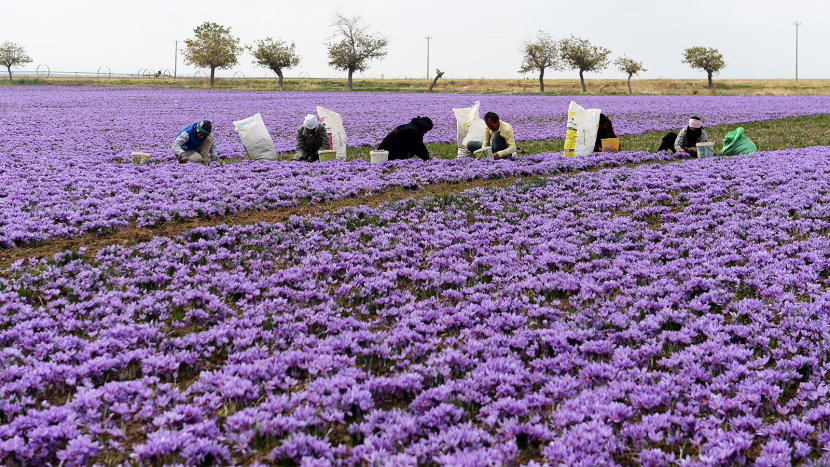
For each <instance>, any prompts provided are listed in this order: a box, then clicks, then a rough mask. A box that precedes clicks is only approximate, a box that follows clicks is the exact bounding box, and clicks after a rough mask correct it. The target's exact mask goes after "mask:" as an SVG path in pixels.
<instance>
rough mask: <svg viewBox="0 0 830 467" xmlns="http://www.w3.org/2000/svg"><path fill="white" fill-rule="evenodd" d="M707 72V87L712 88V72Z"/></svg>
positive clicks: (713, 86)
mask: <svg viewBox="0 0 830 467" xmlns="http://www.w3.org/2000/svg"><path fill="white" fill-rule="evenodd" d="M707 74H708V75H709V89H714V88H715V85H714V84H712V72H711V71H709V72H707Z"/></svg>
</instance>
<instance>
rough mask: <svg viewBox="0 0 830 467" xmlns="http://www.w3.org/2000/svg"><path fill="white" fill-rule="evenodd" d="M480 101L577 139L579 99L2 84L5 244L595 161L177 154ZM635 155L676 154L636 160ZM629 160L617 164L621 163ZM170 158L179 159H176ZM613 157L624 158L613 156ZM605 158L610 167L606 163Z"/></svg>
mask: <svg viewBox="0 0 830 467" xmlns="http://www.w3.org/2000/svg"><path fill="white" fill-rule="evenodd" d="M476 99H481V100H482V105H483V107H482V108H483V109H491V108H492V109H496V110H498V112H499V113H500V114H501V115H502V116H503V118H504V119H505V120H506V121H510V122H513V123H514V124H515V125H516V129H517V137H518V138H519V139H522V138H550V137H561V136H563V135H564V128H565V126H564V118H565V114H566V112H567V106H568V102H569V100H570V99H571V97H568V96H471V95H447V94H439V95H428V96H425V95H413V94H351V93H350V94H345V93H263V92H240V91H209V92H207V91H194V90H182V89H118V88H88V87H81V88H60V87H14V88H12V87H2V88H0V114H2V115H3V118H2V119H0V200H2V202H3V208H2V210H0V248H12V247H15V246H20V245H25V244H32V243H35V242H41V241H44V240H48V239H51V238H67V237H74V236H77V235H80V234H83V233H86V232H106V231H109V230H112V229H120V228H124V227H125V226H127V225H128V224H129V223H130V222H135V223H136V225H138V226H148V225H155V224H158V223H161V222H166V221H169V220H175V219H182V218H193V217H215V216H220V215H226V214H232V213H236V212H239V211H242V210H250V209H272V208H275V207H285V206H296V205H298V204H302V203H318V202H321V201H329V200H333V199H338V198H342V197H348V196H354V195H359V194H365V193H367V192H368V193H372V192H377V191H380V190H384V189H387V188H390V187H410V188H416V187H419V186H423V185H425V184H430V183H440V182H456V181H463V180H471V179H474V178H496V177H504V176H516V175H527V174H540V175H542V174H555V173H559V172H561V171H567V170H571V169H573V168H574V167H577V166H578V167H587V166H590V165H591V164H595V163H598V162H597V161H600V162H601V161H602V160H605V159H603V158H600V159H597V160H593V159H589V160H588V161H589V162H586V161H585V160H580V161H570V162H569V161H562V160H561V157H556V156H548V158H550V157H553V160H548V158H545V157H536V158H532V159H528V160H522V161H518V162H515V163H501V164H497V165H496V164H487V163H486V162H472V161H453V162H447V161H434V162H432V163H430V164H420V163H419V162H416V163H411V164H406V163H403V164H398V165H395V164H387V165H384V166H382V167H379V166H370V165H368V164H364V163H360V162H355V163H350V164H338V163H335V164H328V165H324V164H319V165H313V166H305V165H297V164H288V163H270V164H269V163H254V162H246V163H242V164H234V165H225V166H218V165H214V166H212V167H209V168H207V167H203V166H198V167H194V166H193V165H192V164H191V165H189V166H185V167H179V166H178V165H177V164H175V163H173V162H172V156H170V154H168V153H169V151H170V150H169V145H170V141H171V139H172V137H173V135H174V134H175V133H176V131H177V130H178V129H179V128H181V127H183V126H184V125H186V124H188V123H190V122H192V121H194V120H198V119H201V118H205V117H209V118H211V119H213V121H214V128H215V133H216V134H217V137H216V138H217V141H218V145H219V146H220V147H221V148H222V151H221V154H222V155H224V156H226V157H235V156H241V155H242V154H244V150H243V148H242V146H241V144H240V143H239V139H238V137H237V136H236V135H235V134H234V133H233V125H232V121H233V120H235V119H239V118H242V117H245V116H248V115H251V114H253V113H256V112H261V113H262V114H263V116H264V118H265V120H266V122H267V123H268V124H269V125H271V126H270V129H271V132H272V134H273V135H274V138H275V141H276V142H277V146H278V148H279V149H280V150H292V149H293V148H294V146H293V137H292V134H293V131H294V130H295V127H297V126H298V125H299V123H298V122H299V121H300V120H301V119H302V117H303V116H304V114H305V113H307V112H314V109H315V105H316V104H318V103H319V104H322V105H324V106H327V107H329V108H332V109H334V110H337V111H340V112H342V113H343V115H344V119H345V121H346V128H347V131H348V132H349V134H350V135H351V136H350V144H351V145H354V146H360V145H366V144H376V143H377V142H378V140H379V139H380V138H381V137H382V136H383V135H384V134H385V132H386V131H388V129H389V128H390V127H392V126H394V125H396V124H397V123H401V122H404V121H406V120H407V119H408V118H409V117H410V116H412V115H414V114H421V115H430V116H432V117H433V119H434V120H435V122H436V128H435V129H434V130H433V131H432V132H430V133H429V134H428V136H429V138H431V139H432V140H433V141H452V140H454V139H455V120H454V116H453V114H452V111H451V109H452V107H453V106H466V105H469V104H470V103H471V102H472V101H473V100H476ZM579 100H580V102H582V103H583V104H584V105H586V106H599V107H602V108H604V109H606V110H607V111H608V112H609V114H610V115H611V116H612V117H613V118H615V119H616V122H617V123H616V124H615V125H616V128H617V132H618V133H620V134H626V133H641V132H644V131H647V130H652V129H671V128H674V129H677V128H678V127H679V126H681V125H682V124H683V122H684V121H685V119H686V117H687V116H688V114H690V113H699V114H701V115H702V116H703V118H704V120H705V121H706V123H707V125H713V124H718V123H729V122H743V121H751V120H766V119H772V118H781V117H791V116H797V115H809V114H814V113H818V112H823V111H826V109H827V108H828V107H830V97H827V96H797V97H780V98H779V97H699V96H694V97H691V96H688V97H684V96H675V97H672V96H646V97H638V98H636V99H632V98H627V97H614V96H592V97H586V98H584V99H582V98H580V99H579ZM132 150H147V151H151V152H153V154H154V161H155V162H160V163H158V164H152V165H151V166H149V167H133V166H131V165H128V164H123V163H120V162H123V161H126V160H127V159H128V156H129V153H130V152H131V151H132ZM627 157H628V158H629V161H631V162H638V161H639V162H645V161H653V160H661V159H665V158H666V157H665V155H649V154H644V153H642V154H632V155H629V156H627ZM614 160H616V159H614ZM165 162H167V163H165ZM612 162H613V160H612ZM600 165H602V163H600Z"/></svg>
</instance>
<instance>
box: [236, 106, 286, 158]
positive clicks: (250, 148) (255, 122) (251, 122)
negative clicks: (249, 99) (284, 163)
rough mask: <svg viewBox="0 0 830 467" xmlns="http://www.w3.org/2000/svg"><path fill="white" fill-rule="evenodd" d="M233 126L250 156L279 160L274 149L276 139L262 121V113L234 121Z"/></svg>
mask: <svg viewBox="0 0 830 467" xmlns="http://www.w3.org/2000/svg"><path fill="white" fill-rule="evenodd" d="M233 128H234V129H235V130H236V132H237V133H238V134H239V138H240V139H241V140H242V145H243V146H245V152H246V153H248V157H250V158H251V159H253V160H255V161H258V160H269V161H275V160H277V150H276V149H274V140H273V139H271V135H270V134H269V133H268V128H266V127H265V122H263V121H262V115H260V114H256V115H254V116H253V117H248V118H246V119H244V120H239V121H236V122H233Z"/></svg>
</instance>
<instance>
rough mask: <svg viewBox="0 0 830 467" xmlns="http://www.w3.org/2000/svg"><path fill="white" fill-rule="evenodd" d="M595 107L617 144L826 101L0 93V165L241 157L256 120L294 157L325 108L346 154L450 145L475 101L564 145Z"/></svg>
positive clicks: (90, 90) (824, 105)
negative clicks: (407, 140) (181, 138)
mask: <svg viewBox="0 0 830 467" xmlns="http://www.w3.org/2000/svg"><path fill="white" fill-rule="evenodd" d="M572 99H574V100H576V101H577V102H579V103H580V104H581V105H582V106H584V107H599V108H601V109H603V111H604V112H606V113H607V114H608V115H609V116H610V117H611V118H612V119H613V120H614V127H615V129H616V131H617V134H620V135H624V134H640V133H644V132H646V131H649V130H669V129H674V130H677V129H679V128H681V127H682V126H683V125H684V124H685V122H686V121H687V120H688V117H689V116H690V115H692V114H698V115H700V116H701V117H702V118H703V121H704V124H705V125H707V126H713V125H720V124H727V123H742V122H752V121H762V120H771V119H777V118H784V117H795V116H803V115H813V114H816V113H825V112H827V109H828V108H830V96H787V97H776V96H749V97H734V96H732V97H730V96H638V97H636V98H631V97H628V96H584V97H582V96H578V97H574V96H534V95H526V96H525V95H502V96H499V95H459V94H434V95H432V94H430V95H424V94H393V93H319V92H313V93H303V92H290V93H274V92H245V91H218V90H212V91H198V90H186V89H142V88H94V87H77V88H70V87H48V86H42V87H37V86H35V87H25V86H15V87H2V88H0V115H3V118H2V119H0V157H3V160H2V162H4V165H5V156H8V155H12V156H17V157H28V156H31V155H39V156H42V157H47V158H49V159H54V160H65V159H69V160H73V161H75V162H77V163H78V164H95V163H102V162H109V161H113V160H115V161H127V160H128V159H129V154H130V152H131V151H145V152H150V153H152V154H153V156H154V158H153V160H154V161H156V162H168V163H169V162H171V161H172V156H171V153H170V143H171V142H172V140H173V138H174V137H175V134H176V132H177V131H178V130H179V129H180V128H182V127H184V126H185V125H189V124H190V123H193V122H194V121H198V120H204V119H208V120H211V121H212V122H213V127H214V133H215V135H216V139H217V145H218V147H219V150H220V156H222V157H243V156H244V155H245V151H244V148H243V147H242V144H241V143H240V141H239V138H238V137H237V135H236V133H235V132H234V129H233V121H234V120H240V119H242V118H245V117H249V116H251V115H254V114H256V113H261V114H262V117H263V119H264V120H265V123H266V125H267V126H268V128H269V130H270V132H271V134H272V136H273V138H274V142H275V144H276V147H277V150H278V151H293V150H294V145H295V139H294V132H295V131H296V130H297V128H298V127H299V126H300V124H301V123H302V120H303V117H304V116H305V115H306V114H307V113H316V106H317V105H322V106H323V107H327V108H329V109H332V110H334V111H336V112H340V113H342V114H343V119H344V122H345V127H346V131H347V133H348V138H349V145H350V146H354V147H357V146H372V145H377V144H378V143H379V142H380V140H381V139H383V137H384V136H385V135H386V133H387V132H388V131H389V130H391V129H392V128H394V127H395V126H397V125H399V124H402V123H407V122H408V121H409V119H410V118H412V117H414V116H416V115H425V116H429V117H430V118H432V120H433V121H434V123H435V128H434V129H433V130H432V131H431V132H430V133H428V134H427V138H426V140H427V141H428V142H445V143H446V142H452V141H455V140H456V129H455V128H456V122H455V117H454V116H453V113H452V108H453V107H468V106H470V105H472V104H473V103H474V102H475V101H476V100H480V101H481V109H482V115H483V114H484V112H486V111H489V110H493V111H496V112H497V113H498V114H499V115H500V116H501V118H502V119H504V120H505V121H507V122H510V123H511V124H512V125H513V126H514V128H515V131H516V139H517V140H528V139H549V138H563V137H564V136H565V120H566V117H567V111H568V103H569V102H570V101H571V100H572Z"/></svg>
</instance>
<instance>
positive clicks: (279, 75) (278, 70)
mask: <svg viewBox="0 0 830 467" xmlns="http://www.w3.org/2000/svg"><path fill="white" fill-rule="evenodd" d="M274 71H275V72H276V73H277V76H278V77H279V79H280V91H282V69H279V68H278V69H276V70H274Z"/></svg>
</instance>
